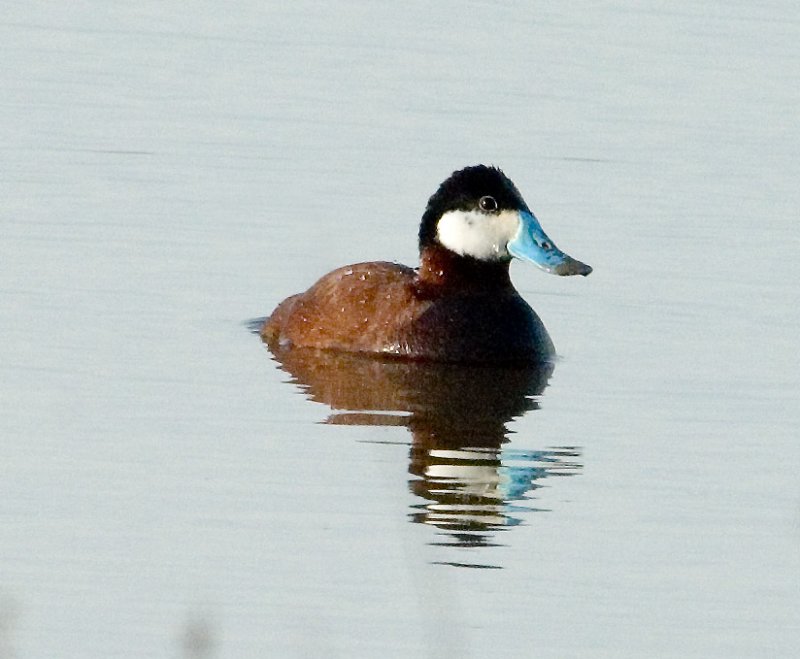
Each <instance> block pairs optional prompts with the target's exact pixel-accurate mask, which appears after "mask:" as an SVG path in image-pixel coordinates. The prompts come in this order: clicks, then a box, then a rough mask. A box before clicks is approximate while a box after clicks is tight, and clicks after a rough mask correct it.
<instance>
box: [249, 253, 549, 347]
mask: <svg viewBox="0 0 800 659" xmlns="http://www.w3.org/2000/svg"><path fill="white" fill-rule="evenodd" d="M508 265H509V264H508V262H507V261H504V262H499V261H495V262H491V263H488V262H480V261H477V260H475V259H471V258H464V257H461V256H458V255H456V254H453V253H452V252H449V251H448V250H445V249H443V248H441V247H438V246H431V247H428V248H425V249H423V251H422V254H421V264H420V267H419V269H418V270H413V269H411V268H408V267H406V266H403V265H397V264H394V263H385V262H372V263H358V264H355V265H349V266H345V267H343V268H338V269H337V270H334V271H333V272H330V273H328V274H327V275H325V276H324V277H322V278H321V279H320V280H319V281H318V282H317V283H315V284H314V285H313V286H312V287H311V288H309V289H308V290H307V291H306V292H304V293H300V294H298V295H293V296H292V297H289V298H287V299H286V300H284V301H283V302H281V303H280V304H279V305H278V307H277V308H276V309H275V311H274V312H273V313H272V315H271V316H270V317H269V318H268V319H267V321H266V322H265V323H264V326H263V328H262V330H261V335H262V337H263V338H264V340H265V341H266V342H267V343H270V344H275V343H279V344H282V345H284V344H286V345H288V344H290V345H292V346H295V347H309V348H322V349H333V350H345V351H350V352H365V353H382V354H384V355H394V356H398V357H406V358H413V359H430V360H438V361H463V362H467V361H471V362H481V361H520V360H525V361H532V360H533V361H543V360H546V359H548V358H549V357H550V356H552V353H553V346H552V343H551V342H550V338H549V337H548V335H547V332H546V330H545V329H544V326H543V325H542V323H541V321H540V320H539V318H538V316H536V314H535V313H534V312H533V310H532V309H531V308H530V307H529V306H528V305H527V303H526V302H525V301H524V300H523V299H522V298H521V297H520V296H519V294H518V293H517V291H516V290H515V289H514V287H513V285H512V284H511V280H510V278H509V273H508Z"/></svg>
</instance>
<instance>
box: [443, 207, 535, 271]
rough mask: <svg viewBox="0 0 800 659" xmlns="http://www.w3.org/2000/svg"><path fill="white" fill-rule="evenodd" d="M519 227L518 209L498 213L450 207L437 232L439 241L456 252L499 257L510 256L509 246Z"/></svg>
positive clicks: (487, 257) (481, 257)
mask: <svg viewBox="0 0 800 659" xmlns="http://www.w3.org/2000/svg"><path fill="white" fill-rule="evenodd" d="M519 227H520V222H519V213H518V212H517V211H502V212H500V213H498V214H497V215H493V214H489V213H482V212H480V211H448V212H447V213H445V214H444V215H442V217H441V218H439V223H438V225H437V228H436V233H437V237H438V239H439V242H440V243H441V244H442V245H443V246H444V247H446V248H447V249H449V250H450V251H452V252H455V253H456V254H461V255H462V256H472V257H473V258H476V259H480V260H481V261H496V260H498V259H505V258H508V257H509V253H508V249H507V246H508V243H509V241H510V240H512V239H513V238H514V236H516V235H517V232H518V231H519Z"/></svg>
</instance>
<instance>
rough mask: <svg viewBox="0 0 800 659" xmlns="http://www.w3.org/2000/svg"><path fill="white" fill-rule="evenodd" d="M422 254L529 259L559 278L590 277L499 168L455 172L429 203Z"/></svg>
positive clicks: (421, 236)
mask: <svg viewBox="0 0 800 659" xmlns="http://www.w3.org/2000/svg"><path fill="white" fill-rule="evenodd" d="M419 244H420V251H422V250H423V249H425V248H426V247H429V246H432V245H439V246H441V247H444V248H445V249H447V250H449V251H451V252H454V253H456V254H459V255H461V256H464V257H468V258H473V259H477V260H479V261H484V262H492V261H494V262H509V261H510V260H511V259H512V258H518V259H521V260H523V261H530V262H531V263H533V264H535V265H537V266H539V267H540V268H541V269H542V270H544V271H545V272H549V273H551V274H554V275H562V276H566V275H583V276H586V275H588V274H589V273H590V272H591V271H592V268H591V266H588V265H586V264H585V263H581V262H580V261H578V260H576V259H573V258H572V257H571V256H569V255H567V254H565V253H564V252H562V251H561V250H560V249H558V247H556V245H555V243H554V242H553V241H552V240H550V238H549V237H548V236H547V234H546V233H545V232H544V229H542V226H541V225H540V224H539V220H537V219H536V216H535V215H534V214H533V213H532V212H531V210H530V208H528V205H527V204H526V203H525V200H524V199H523V198H522V195H521V194H520V192H519V190H517V187H516V186H515V185H514V184H513V183H512V182H511V180H510V179H509V178H508V177H507V176H506V175H505V174H503V172H502V171H500V170H499V169H497V168H496V167H487V166H485V165H476V166H474V167H466V168H465V169H462V170H459V171H457V172H454V173H453V174H452V175H451V176H450V178H448V179H447V180H446V181H445V182H444V183H442V184H441V185H440V186H439V189H438V190H437V191H436V193H435V194H434V195H433V196H432V197H431V198H430V200H429V201H428V206H427V208H426V209H425V213H424V214H423V216H422V223H421V225H420V231H419Z"/></svg>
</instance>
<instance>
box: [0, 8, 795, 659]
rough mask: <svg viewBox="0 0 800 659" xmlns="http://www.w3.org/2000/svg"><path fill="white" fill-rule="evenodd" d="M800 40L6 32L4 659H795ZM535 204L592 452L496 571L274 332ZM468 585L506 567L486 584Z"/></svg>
mask: <svg viewBox="0 0 800 659" xmlns="http://www.w3.org/2000/svg"><path fill="white" fill-rule="evenodd" d="M799 37H800V12H799V11H798V8H797V5H796V3H794V2H779V1H777V2H766V3H758V4H754V3H745V2H730V3H705V4H701V5H698V4H697V3H690V2H675V3H670V4H667V5H654V4H646V3H638V2H608V3H591V4H588V3H587V4H580V5H565V4H564V3H555V2H552V3H548V2H545V3H537V4H536V5H531V4H529V3H522V2H519V3H518V2H502V3H501V2H450V1H446V2H438V3H423V2H410V3H402V4H397V3H372V4H367V3H358V2H341V3H331V4H322V3H312V2H305V1H300V2H295V3H292V4H290V5H289V4H285V3H257V2H242V3H237V4H232V5H224V4H220V3H211V2H191V3H184V2H180V3H179V2H139V3H135V4H130V6H123V4H122V3H99V2H95V1H92V0H86V1H84V2H75V3H48V2H11V3H6V4H5V5H4V9H3V13H2V17H0V61H2V62H3V64H2V66H1V67H0V89H2V90H3V91H2V99H0V190H1V191H2V195H1V196H2V204H0V295H1V296H2V301H3V303H2V305H0V328H1V329H2V341H0V373H2V380H1V381H0V437H2V440H1V441H0V523H1V524H2V532H0V656H2V657H22V658H28V657H30V658H38V657H65V658H67V657H133V656H135V657H176V656H177V657H237V658H238V657H265V656H286V657H295V656H296V657H311V656H340V657H351V656H365V657H368V656H397V657H405V656H431V657H432V656H439V655H441V654H443V653H447V654H448V655H449V656H465V657H481V656H485V655H487V654H489V653H491V654H492V655H494V656H537V657H604V656H605V657H642V656H650V657H721V656H724V657H763V656H770V657H793V656H796V653H797V648H798V647H800V619H798V609H799V608H800V576H798V575H800V485H799V484H798V483H799V482H800V481H798V471H799V468H800V442H798V430H797V429H798V424H799V423H800V403H798V399H799V394H800V376H798V372H799V371H800V357H798V354H799V353H798V349H797V336H798V331H799V330H800V311H799V309H800V305H798V301H799V300H798V293H797V281H798V278H799V276H800V266H799V265H798V254H800V231H798V228H797V221H798V219H800V213H799V212H798V209H799V208H800V185H798V180H799V179H800V176H799V175H800V165H799V164H798V162H799V161H800V158H798V154H800V130H798V122H797V117H798V108H800V85H798V77H800V38H799ZM477 162H485V163H493V164H497V165H500V166H502V167H503V168H504V169H505V171H506V172H507V173H508V174H509V176H511V178H512V179H513V180H514V181H515V182H516V183H517V185H518V187H519V188H520V189H521V190H522V192H523V194H524V195H525V197H526V199H527V201H528V203H529V204H530V205H531V207H532V208H533V210H534V211H535V212H536V213H537V216H538V217H539V219H540V220H541V221H542V224H543V225H544V227H545V229H546V230H547V231H548V233H549V234H550V235H551V237H552V238H553V239H554V240H555V241H556V242H557V243H558V245H559V246H560V247H562V248H564V249H565V250H567V251H568V252H570V253H571V254H573V255H574V256H576V257H577V258H579V259H581V260H584V261H586V262H588V263H590V264H591V265H592V266H594V268H595V272H594V273H593V274H592V276H591V277H589V278H587V279H585V280H584V279H580V280H576V279H575V278H565V279H561V278H555V277H549V276H545V275H543V274H541V273H540V272H539V271H537V270H536V269H535V268H533V267H529V266H526V265H522V264H515V265H514V266H513V268H512V276H513V278H514V281H515V283H516V285H517V287H518V288H519V290H520V291H521V293H522V294H523V295H524V296H525V297H526V299H528V300H529V301H530V302H531V304H532V305H533V306H534V308H535V309H536V310H537V312H538V313H539V315H540V316H541V317H542V318H543V320H544V322H545V324H546V325H547V327H548V329H549V331H550V333H551V335H552V336H553V338H554V341H555V343H556V346H557V349H558V351H559V354H560V360H559V362H558V364H557V365H556V370H555V372H554V374H553V377H552V379H551V380H550V385H549V387H548V388H547V389H546V390H545V392H544V394H543V395H542V396H541V398H540V399H539V400H538V402H539V405H540V409H538V410H535V411H532V412H530V413H528V414H525V415H523V416H521V417H519V418H517V419H516V420H515V421H513V422H510V423H509V424H508V425H509V431H510V432H512V433H513V434H510V435H509V438H510V439H511V442H510V445H509V446H510V447H511V448H514V449H517V450H520V451H526V450H532V451H533V450H545V449H547V448H548V447H559V446H572V447H576V452H577V453H578V454H579V458H578V459H577V461H578V463H579V469H578V471H577V473H575V474H574V475H573V476H572V477H570V478H548V479H545V480H544V481H543V482H544V483H545V486H544V487H541V488H539V489H537V490H536V491H535V493H530V497H531V498H530V500H529V501H528V504H530V509H528V510H523V512H522V513H521V520H522V523H521V524H519V525H518V526H515V527H514V528H511V529H508V530H506V531H504V532H498V533H497V534H496V537H495V541H496V542H495V543H494V544H493V545H492V546H483V547H469V546H467V547H453V546H449V545H447V543H440V542H438V541H437V540H438V539H439V538H440V537H441V533H440V532H439V530H437V529H436V528H435V527H432V526H430V525H427V524H417V523H413V522H412V521H411V519H410V513H411V512H412V511H413V510H416V509H417V508H416V507H417V506H419V505H420V501H419V499H418V498H417V497H416V496H415V495H414V494H413V493H412V492H411V490H410V489H409V479H410V476H409V473H408V471H409V464H408V460H409V457H408V456H409V443H410V438H409V434H408V432H407V431H406V429H405V428H402V427H396V428H392V427H378V428H376V427H370V426H363V427H362V426H348V425H330V424H323V423H320V422H321V421H324V420H325V419H326V418H327V417H328V416H329V414H330V412H331V411H330V410H329V409H328V408H327V407H326V406H325V405H322V404H319V403H316V402H312V401H310V400H308V399H307V397H306V396H304V395H303V392H302V390H301V389H300V388H298V387H297V386H295V385H292V384H291V383H287V382H286V381H287V380H288V379H289V378H288V376H287V374H286V373H285V372H284V371H281V370H279V369H278V368H277V366H276V364H275V362H274V361H273V360H272V359H271V358H270V355H269V353H268V352H267V351H266V350H265V349H264V347H263V346H262V345H261V343H260V342H259V341H258V339H257V338H256V337H254V336H252V335H251V334H249V333H248V331H247V329H246V328H245V327H244V326H243V323H244V322H245V321H247V320H248V319H249V318H253V317H256V316H263V315H265V314H267V313H269V311H271V309H272V308H273V307H274V305H275V304H276V303H277V302H278V301H280V300H281V299H283V298H284V297H285V296H286V295H288V294H291V293H295V292H297V291H299V290H301V289H303V288H305V287H307V286H308V285H310V284H311V283H312V282H313V281H314V280H315V279H316V278H317V277H318V276H319V275H321V274H323V273H324V272H326V271H328V270H330V269H331V268H333V267H336V266H339V265H343V264H345V263H349V262H355V261H362V260H372V259H375V260H378V259H382V260H397V261H399V262H404V263H410V264H413V263H414V262H415V259H416V244H415V235H416V229H417V222H418V218H419V217H420V215H421V212H422V209H423V208H424V204H425V201H426V199H427V197H428V196H429V195H430V194H431V193H432V192H433V191H434V189H435V188H436V186H437V185H438V183H439V182H440V181H441V180H442V179H443V178H444V177H445V176H446V175H447V174H448V173H449V172H451V171H452V170H453V169H457V168H459V167H461V166H464V165H467V164H474V163H477ZM457 565H491V566H492V567H495V568H499V569H469V568H464V567H457Z"/></svg>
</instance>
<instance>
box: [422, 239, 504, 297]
mask: <svg viewBox="0 0 800 659" xmlns="http://www.w3.org/2000/svg"><path fill="white" fill-rule="evenodd" d="M509 263H510V262H509V261H480V260H478V259H475V258H472V257H470V256H460V255H459V254H456V253H454V252H451V251H450V250H448V249H445V248H444V247H440V246H438V245H431V246H428V247H425V248H423V250H422V252H421V253H420V265H419V274H418V278H419V281H420V282H421V283H423V284H425V285H426V286H432V287H435V288H439V289H446V290H452V291H472V292H477V291H497V290H505V289H513V286H512V284H511V277H510V275H509V272H508V266H509Z"/></svg>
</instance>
